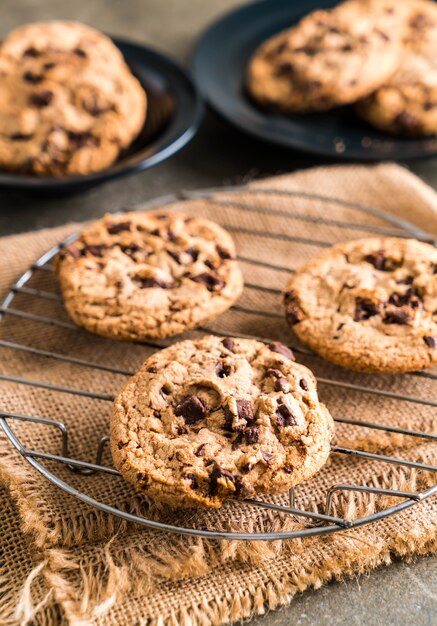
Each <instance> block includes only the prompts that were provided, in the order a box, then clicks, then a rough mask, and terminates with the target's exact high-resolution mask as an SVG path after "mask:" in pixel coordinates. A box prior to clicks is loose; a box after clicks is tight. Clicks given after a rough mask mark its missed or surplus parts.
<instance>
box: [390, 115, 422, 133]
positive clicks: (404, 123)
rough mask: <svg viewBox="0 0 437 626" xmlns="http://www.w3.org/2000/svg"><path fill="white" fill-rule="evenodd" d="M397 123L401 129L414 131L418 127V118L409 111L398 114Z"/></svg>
mask: <svg viewBox="0 0 437 626" xmlns="http://www.w3.org/2000/svg"><path fill="white" fill-rule="evenodd" d="M394 121H395V123H396V124H398V126H400V127H401V128H405V129H407V130H412V129H414V128H416V126H417V118H416V117H415V116H414V115H412V113H409V112H408V111H402V112H401V113H398V115H396V117H395V119H394Z"/></svg>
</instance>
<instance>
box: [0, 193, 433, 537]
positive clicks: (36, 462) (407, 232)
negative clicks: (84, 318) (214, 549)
mask: <svg viewBox="0 0 437 626" xmlns="http://www.w3.org/2000/svg"><path fill="white" fill-rule="evenodd" d="M242 191H244V194H245V195H246V196H247V195H248V194H260V195H263V196H268V195H271V196H275V195H276V196H284V197H288V198H300V199H304V200H306V201H308V202H311V201H317V202H322V203H326V204H327V205H333V204H334V205H335V204H337V205H339V206H343V207H346V208H348V209H355V210H357V211H360V212H363V213H366V214H368V215H371V216H373V217H376V218H378V219H380V220H384V221H385V222H387V223H388V224H390V226H388V227H386V226H380V225H371V224H361V223H355V222H353V221H351V222H349V221H343V220H337V219H333V218H324V217H318V216H312V215H309V214H300V213H298V212H292V211H288V210H287V211H285V210H282V209H274V208H272V207H270V206H259V204H256V205H255V204H251V203H246V202H241V201H234V200H232V194H233V193H241V192H242ZM216 192H220V193H221V194H223V192H226V196H227V199H222V198H220V197H217V196H216ZM181 200H202V201H204V202H213V203H214V204H215V205H218V206H220V205H223V206H226V207H232V208H235V209H238V210H240V211H248V212H253V213H257V212H258V213H262V214H263V215H272V216H280V217H285V218H293V219H297V220H301V221H303V222H308V223H309V224H311V223H313V224H319V225H327V226H336V227H338V228H340V229H342V228H343V229H353V230H357V231H360V232H364V233H371V234H374V235H375V234H376V235H384V236H396V237H411V236H413V237H415V238H417V239H420V240H421V241H426V242H428V243H431V244H433V245H436V242H435V240H434V238H433V237H432V236H430V235H429V234H428V233H426V232H424V231H422V230H420V229H418V228H417V227H415V226H413V225H412V224H410V223H408V222H406V221H405V220H403V219H401V218H398V217H396V216H394V215H390V214H387V213H385V212H383V211H381V210H379V209H375V208H372V207H366V206H362V205H360V204H357V203H352V202H348V201H346V200H342V199H338V198H333V197H329V196H322V195H319V194H311V193H303V192H298V191H285V190H280V189H266V188H260V189H248V188H246V187H245V188H242V187H232V188H219V189H208V190H204V191H190V192H183V193H180V194H177V195H172V196H165V197H162V198H159V199H156V200H153V201H152V202H148V203H146V204H145V205H142V206H141V209H143V210H144V209H146V210H149V209H152V208H154V207H157V206H159V207H162V206H165V205H169V204H172V203H175V202H179V201H181ZM225 227H226V229H227V230H228V231H230V232H233V233H244V234H245V235H249V236H256V237H265V238H270V239H281V240H285V241H290V242H298V243H309V244H311V245H314V246H316V247H328V246H330V245H331V244H330V243H328V242H326V241H322V240H317V239H312V238H306V237H298V236H294V235H291V234H288V233H282V232H281V233H272V232H268V231H266V230H261V229H260V230H258V229H248V228H243V227H239V226H229V225H226V226H225ZM77 237H78V233H74V234H73V235H70V236H69V237H67V238H66V239H65V240H64V241H63V242H62V243H60V244H59V245H56V246H54V247H53V248H51V249H50V250H48V251H47V252H46V253H45V254H43V255H42V256H41V257H40V258H39V259H38V260H37V261H36V262H35V263H34V264H33V265H32V266H31V267H30V268H29V269H28V270H27V271H26V272H25V273H24V274H23V275H22V276H21V277H20V278H19V279H18V280H17V281H16V282H15V284H14V285H12V287H11V289H10V291H9V292H8V294H7V295H6V297H5V299H4V301H3V303H2V305H1V307H0V321H1V320H3V319H4V317H5V316H15V317H18V318H22V319H25V320H29V321H31V322H34V323H36V324H43V325H51V326H57V327H60V328H64V329H69V330H74V331H76V332H80V333H84V332H86V331H85V330H84V329H82V328H80V327H78V326H76V325H75V324H73V323H71V322H66V321H63V320H60V319H57V318H56V317H53V318H51V317H46V316H42V315H38V314H35V313H31V312H29V311H26V310H23V309H18V308H14V306H13V305H14V300H15V298H16V295H17V294H26V295H27V296H30V297H32V298H42V299H46V300H52V301H56V302H60V301H61V297H60V296H58V295H57V294H55V293H52V292H49V291H44V290H41V289H34V288H32V287H30V286H28V285H29V283H30V281H31V279H32V278H33V277H34V276H35V274H36V273H38V272H52V267H51V261H52V260H53V259H54V257H55V256H56V255H57V254H58V252H59V251H60V250H61V248H62V247H63V246H66V245H69V244H70V243H72V242H73V241H75V240H76V239H77ZM238 258H239V260H240V261H241V262H244V263H248V264H252V265H257V266H260V267H264V268H269V269H274V270H278V271H282V272H284V273H289V272H292V271H294V270H293V269H290V268H289V267H286V266H283V265H276V264H273V263H269V262H267V261H262V260H260V259H257V258H250V257H247V256H239V257H238ZM245 288H246V289H254V290H258V291H266V292H270V293H272V294H279V293H280V291H279V290H278V289H274V288H272V287H263V286H260V285H257V284H254V283H248V282H246V283H245ZM232 308H233V309H234V310H236V311H239V312H242V313H245V314H248V315H257V316H269V317H278V318H282V317H283V315H282V313H280V312H276V311H267V310H261V309H257V308H252V307H244V306H240V305H234V306H233V307H232ZM197 330H199V331H203V332H206V333H211V334H220V335H222V336H230V337H237V336H238V337H246V338H252V339H257V340H260V341H264V342H270V341H271V339H269V338H268V337H258V336H254V335H247V334H246V335H245V334H242V333H232V332H222V331H221V332H220V333H218V332H217V331H215V330H214V329H212V328H209V327H207V326H201V327H199V328H198V329H197ZM144 345H145V346H147V347H150V348H154V349H161V348H163V347H165V346H166V344H165V343H164V342H160V341H149V342H144ZM0 347H3V348H8V349H13V350H17V351H22V352H25V353H29V354H33V355H36V356H38V357H44V358H47V359H52V360H55V361H62V362H66V363H69V364H72V365H77V366H81V367H87V368H90V370H93V371H95V373H96V375H97V374H98V372H99V371H105V372H110V373H113V374H119V375H123V376H131V375H132V374H133V373H134V372H133V371H130V370H127V369H121V368H117V367H111V366H109V365H105V364H99V363H94V362H91V361H88V360H84V359H80V358H75V357H73V356H69V355H65V354H60V353H57V352H53V351H48V350H42V349H39V348H35V347H32V346H28V345H25V344H22V343H17V342H15V341H12V340H10V339H7V340H6V339H0ZM290 348H291V349H292V350H293V351H295V352H296V353H298V354H299V353H300V354H304V355H311V356H316V355H314V353H313V352H312V351H311V350H309V349H307V348H305V347H302V346H295V345H290ZM412 375H413V376H420V377H425V378H428V379H436V378H437V373H433V372H429V371H422V372H413V373H412ZM0 381H9V382H12V383H18V384H21V385H30V386H33V387H39V388H42V389H47V390H52V391H56V392H60V393H66V394H75V395H79V396H84V397H87V398H90V399H96V400H104V401H108V402H111V401H112V400H113V396H112V395H109V394H103V393H94V392H92V391H88V390H82V389H76V388H71V387H68V386H60V385H56V384H51V383H48V382H43V381H37V380H33V379H28V378H23V377H18V376H15V375H14V373H13V372H11V373H10V374H0ZM318 381H319V382H320V383H323V384H326V385H331V386H334V387H337V388H343V389H347V390H354V391H364V392H366V393H368V394H374V395H378V396H384V397H386V398H392V399H395V400H397V401H407V402H410V403H412V404H413V405H428V406H431V407H437V401H435V400H431V399H424V398H420V397H416V396H411V395H408V394H403V393H397V392H392V391H389V390H383V389H374V388H371V387H369V386H367V385H365V384H356V383H349V382H345V381H341V380H335V379H331V378H321V377H318ZM15 421H24V422H32V423H37V424H40V425H41V427H55V428H56V429H57V430H58V431H59V435H60V442H59V443H60V454H52V453H50V452H47V451H44V450H37V449H29V448H27V447H26V446H25V444H24V443H22V441H21V440H20V439H19V437H18V436H17V434H16V432H15V431H14V428H13V426H12V424H13V423H14V422H15ZM335 421H337V422H341V423H344V424H348V425H350V426H353V427H360V428H365V429H373V430H379V431H385V432H387V433H397V434H401V435H408V436H411V437H415V438H421V439H422V440H434V441H436V440H437V434H431V433H427V432H422V431H417V430H409V429H405V428H398V427H394V426H388V425H383V424H379V423H374V422H369V421H361V420H354V419H353V418H349V417H335ZM0 424H1V426H2V427H3V430H4V431H5V433H6V435H7V437H8V439H9V441H10V442H11V444H12V445H13V446H14V447H15V448H16V449H17V450H18V451H19V453H20V454H21V455H22V456H23V457H24V458H25V459H26V460H27V461H28V462H29V463H30V464H31V465H32V466H33V467H34V468H35V469H36V470H37V471H38V472H40V473H41V474H42V475H43V476H45V477H46V478H47V479H48V480H50V481H51V482H52V483H54V484H55V485H56V486H57V487H59V488H60V489H62V490H64V491H66V492H67V493H69V494H71V495H72V496H74V497H76V498H78V499H79V500H81V501H83V502H85V503H87V504H89V505H91V506H93V507H96V508H98V509H100V510H102V511H104V512H106V513H109V514H112V515H116V516H118V517H121V518H123V519H125V520H127V521H129V522H135V523H138V524H142V525H144V526H147V527H150V528H155V529H160V530H164V531H168V532H176V533H180V534H185V535H193V536H200V537H207V538H212V539H239V540H267V539H269V540H275V539H291V538H295V537H305V536H312V535H322V534H329V533H333V532H336V531H340V530H344V529H347V528H355V527H358V526H362V525H364V524H368V523H371V522H374V521H377V520H379V519H382V518H384V517H387V516H389V515H394V514H396V513H398V512H400V511H402V510H404V509H406V508H408V507H411V506H413V505H414V504H415V503H416V502H418V501H421V500H424V499H426V498H430V497H431V496H433V495H435V494H437V483H436V484H434V485H433V486H432V487H430V488H428V489H426V490H424V491H422V492H409V491H400V490H395V489H383V488H379V487H374V486H367V485H357V484H352V483H341V484H333V485H332V486H331V487H330V488H328V489H327V491H326V495H325V504H324V512H323V513H319V512H315V511H308V510H305V509H303V508H297V506H296V503H295V493H294V489H291V490H290V492H289V503H288V506H283V505H280V504H276V503H272V502H268V501H263V500H258V499H250V500H249V499H248V500H243V501H233V504H235V505H240V506H241V505H250V506H254V507H260V508H264V509H271V510H273V511H277V512H280V513H285V514H288V515H291V516H293V518H295V519H300V518H303V519H305V520H307V522H306V524H307V525H306V526H305V527H304V528H301V529H299V530H294V531H287V532H263V533H261V532H258V533H240V532H238V533H237V532H222V531H215V530H204V529H197V528H193V527H182V526H176V525H171V524H167V523H164V522H160V521H156V520H152V519H148V518H147V517H143V516H141V515H134V514H131V513H129V512H125V511H122V510H119V509H117V508H115V507H113V506H109V505H107V504H105V503H103V502H100V501H98V500H96V499H94V498H92V497H90V496H88V495H87V494H86V493H83V492H82V491H79V490H77V489H76V488H75V487H73V486H72V485H70V484H69V483H68V482H66V481H65V480H63V479H62V478H61V477H60V476H59V475H57V474H56V473H55V472H53V471H51V470H49V469H48V467H47V466H46V465H45V464H44V461H55V462H57V463H62V464H64V465H66V466H67V467H68V468H69V469H70V470H71V471H72V472H75V473H80V474H81V475H82V476H89V475H91V474H100V475H104V474H112V475H115V476H121V474H120V472H119V471H118V470H116V469H115V468H114V467H109V466H106V465H104V464H103V462H102V459H103V453H104V450H105V446H106V444H107V442H108V440H109V436H108V435H106V434H105V435H103V436H101V437H100V439H99V442H98V446H97V452H96V459H95V462H94V463H91V462H87V461H84V460H81V459H78V458H75V457H74V456H72V455H71V453H70V447H69V431H68V428H67V427H66V425H65V424H64V423H63V422H61V421H59V420H53V419H48V418H44V417H40V416H34V415H26V414H18V413H13V412H9V411H4V410H2V409H1V408H0ZM331 452H332V454H340V455H345V456H347V457H360V458H365V459H370V460H374V461H379V462H383V463H388V464H393V465H395V466H398V467H402V466H404V467H408V468H414V469H418V470H426V471H431V472H435V471H437V467H436V466H433V465H427V464H425V463H419V462H415V461H412V460H409V459H405V458H395V457H391V456H386V455H383V454H377V453H372V452H367V451H364V450H359V449H352V448H345V447H341V446H336V445H334V446H332V449H331ZM348 491H352V492H357V493H358V492H364V493H368V494H376V495H384V496H393V497H395V498H399V503H398V504H397V505H395V506H391V507H389V508H385V509H383V510H380V511H378V512H375V513H373V514H371V515H367V516H365V517H361V518H357V519H354V520H353V521H350V520H347V519H345V518H341V517H335V516H333V515H331V511H332V500H333V496H334V495H335V494H336V493H338V492H348ZM243 510H244V507H243Z"/></svg>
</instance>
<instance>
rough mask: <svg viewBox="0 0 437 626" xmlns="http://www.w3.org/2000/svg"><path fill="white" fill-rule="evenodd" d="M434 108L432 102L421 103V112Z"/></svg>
mask: <svg viewBox="0 0 437 626" xmlns="http://www.w3.org/2000/svg"><path fill="white" fill-rule="evenodd" d="M434 106H435V103H434V102H429V101H427V102H424V103H423V110H424V111H431V109H433V108H434Z"/></svg>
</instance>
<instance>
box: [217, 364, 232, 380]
mask: <svg viewBox="0 0 437 626" xmlns="http://www.w3.org/2000/svg"><path fill="white" fill-rule="evenodd" d="M231 372H232V367H231V366H230V365H229V363H223V361H219V362H218V363H217V365H216V367H215V373H216V374H217V376H218V377H219V378H226V376H229V374H230V373H231Z"/></svg>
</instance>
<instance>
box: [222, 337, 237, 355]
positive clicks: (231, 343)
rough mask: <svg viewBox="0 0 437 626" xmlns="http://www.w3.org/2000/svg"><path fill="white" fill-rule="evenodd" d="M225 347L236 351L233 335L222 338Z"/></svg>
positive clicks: (230, 350)
mask: <svg viewBox="0 0 437 626" xmlns="http://www.w3.org/2000/svg"><path fill="white" fill-rule="evenodd" d="M222 344H223V347H224V348H226V349H227V350H229V352H235V341H234V340H233V339H231V337H225V338H224V339H222Z"/></svg>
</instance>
